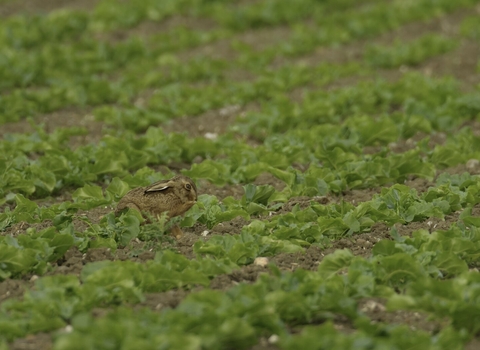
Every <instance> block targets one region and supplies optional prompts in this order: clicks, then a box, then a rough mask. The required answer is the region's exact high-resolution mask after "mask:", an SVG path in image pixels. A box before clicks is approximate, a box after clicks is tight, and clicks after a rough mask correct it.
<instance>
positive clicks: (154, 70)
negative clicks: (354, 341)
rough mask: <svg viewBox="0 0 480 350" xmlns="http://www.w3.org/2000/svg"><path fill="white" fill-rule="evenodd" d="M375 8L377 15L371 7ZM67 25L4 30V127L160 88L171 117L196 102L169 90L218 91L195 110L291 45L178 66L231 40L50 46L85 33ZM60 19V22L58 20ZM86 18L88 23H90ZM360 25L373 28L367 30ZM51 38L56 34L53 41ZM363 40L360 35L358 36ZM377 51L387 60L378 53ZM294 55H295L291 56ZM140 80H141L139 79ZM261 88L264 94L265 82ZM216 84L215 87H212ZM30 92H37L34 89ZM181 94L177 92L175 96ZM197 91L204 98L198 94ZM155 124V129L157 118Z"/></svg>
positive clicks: (210, 36)
mask: <svg viewBox="0 0 480 350" xmlns="http://www.w3.org/2000/svg"><path fill="white" fill-rule="evenodd" d="M460 5H462V4H460ZM465 5H467V4H463V6H465ZM376 6H380V7H381V9H380V10H378V11H379V13H383V12H382V11H389V12H390V11H392V10H391V9H389V8H384V7H382V6H383V5H382V4H379V5H376ZM418 7H419V8H420V9H422V11H423V10H424V8H423V5H421V4H420V5H418ZM373 8H376V7H375V6H374V7H373ZM453 9H454V8H450V7H448V8H446V10H448V11H450V10H453ZM410 10H411V11H413V13H417V12H415V11H418V9H417V10H415V11H414V10H413V9H409V11H410ZM437 10H438V9H437ZM397 12H398V11H397ZM397 12H395V11H393V12H392V15H395V16H397V15H398V16H400V15H399V14H397ZM353 14H355V13H351V14H349V15H347V14H344V13H343V12H342V13H341V14H339V16H341V17H342V16H343V17H345V19H343V17H342V21H345V22H346V23H347V22H348V23H350V18H349V16H350V17H351V16H352V15H353ZM434 15H436V12H435V11H433V9H432V10H429V11H427V12H426V13H425V12H423V16H430V17H431V16H434ZM85 16H86V15H85ZM382 16H383V15H382ZM405 16H406V17H405V19H401V21H403V20H405V21H410V20H416V19H418V18H417V17H416V16H414V15H413V14H406V15H405ZM64 17H68V15H66V14H65V13H64V12H61V13H60V14H59V15H58V16H53V15H52V19H51V20H46V19H45V20H43V21H45V23H43V22H42V20H37V21H31V22H30V24H29V26H35V25H38V26H40V27H39V28H38V29H36V30H35V29H34V28H33V29H32V28H29V27H28V26H26V27H21V26H20V25H19V24H16V25H15V26H13V27H8V26H7V27H6V28H5V29H4V31H3V32H4V40H3V42H4V43H5V50H3V51H2V52H3V53H2V55H1V56H0V77H2V79H1V80H2V83H1V85H0V89H3V90H5V89H9V90H10V92H9V93H8V94H3V95H2V96H1V102H2V103H1V105H2V110H1V113H0V115H1V116H2V117H1V119H2V121H3V123H5V122H7V121H15V120H19V119H20V118H24V117H25V116H28V115H35V114H37V113H47V112H51V111H54V110H57V109H60V108H64V107H67V106H72V105H73V106H85V105H104V104H110V103H114V102H116V103H118V102H120V103H121V104H122V103H123V104H130V103H131V100H132V99H133V98H134V97H135V96H138V95H140V94H141V92H142V91H144V90H145V89H149V88H159V87H161V88H162V90H164V91H162V92H161V96H159V98H158V100H159V101H160V102H161V105H162V106H163V105H165V100H166V99H169V98H171V97H172V94H173V98H179V97H180V98H181V103H177V102H171V103H168V105H169V108H171V109H172V108H175V106H178V105H184V104H187V105H188V104H191V103H192V102H193V101H192V98H187V96H189V95H190V94H191V93H192V88H190V87H189V86H188V84H185V85H181V88H180V87H179V86H178V84H173V86H172V83H173V82H182V83H184V82H190V83H193V82H196V81H199V80H208V81H209V82H210V83H213V84H214V90H215V91H207V92H205V93H204V94H202V96H196V97H195V98H194V99H195V104H196V105H198V104H199V102H198V101H199V100H202V99H200V97H202V98H203V99H205V98H204V97H205V96H204V95H205V94H209V95H211V96H216V95H217V94H216V93H218V92H219V91H220V92H221V91H225V84H226V83H224V82H223V77H224V74H225V72H226V71H227V70H229V69H232V68H233V67H239V66H240V67H244V68H245V69H247V70H252V71H253V72H254V73H256V74H258V73H260V74H262V75H267V76H268V75H269V68H268V66H269V64H270V63H271V62H272V61H273V60H274V59H275V58H278V55H279V54H280V53H281V52H282V47H283V46H285V45H287V46H288V45H290V44H289V41H287V42H285V41H283V42H281V43H280V44H278V45H273V46H272V47H270V48H268V49H265V50H262V51H258V50H254V49H252V48H250V47H249V46H248V45H245V44H242V43H238V44H233V47H234V48H235V49H236V50H237V51H238V52H239V57H238V59H236V60H235V61H234V62H231V61H228V60H215V59H209V58H202V59H200V60H198V59H195V60H191V61H189V62H183V60H179V58H178V57H177V56H176V55H175V52H176V51H178V50H183V49H186V48H191V47H194V46H197V45H201V44H206V43H209V42H213V41H216V40H219V39H225V38H226V37H227V36H228V34H227V33H225V31H224V30H212V31H208V32H198V31H196V30H190V29H181V30H180V31H179V30H177V29H174V30H173V29H172V30H171V31H168V32H166V33H162V34H159V35H157V36H154V37H152V38H149V39H147V40H146V41H143V40H140V39H138V38H136V37H133V38H130V39H128V40H126V41H124V42H118V43H115V44H111V43H107V42H103V41H99V40H97V39H96V38H95V37H92V36H91V35H85V36H82V37H81V38H79V39H77V40H75V42H74V43H63V42H61V41H60V42H57V41H56V40H51V38H50V37H51V36H53V37H55V35H54V34H55V33H58V35H60V33H67V34H68V33H69V30H67V29H68V28H70V27H68V26H72V27H73V29H72V31H73V33H76V31H75V30H74V29H75V28H77V29H78V27H82V26H81V25H79V24H78V23H77V22H78V21H80V20H78V19H77V20H72V23H70V21H67V20H66V19H64ZM62 18H63V20H61V19H62ZM85 18H88V16H87V17H85ZM367 18H368V20H369V21H371V19H370V17H368V16H367V17H366V19H367ZM379 18H380V17H379ZM366 19H365V20H366ZM52 21H53V22H52ZM55 21H58V22H59V23H60V24H58V25H56V24H54V23H56V22H55ZM64 21H65V23H64ZM342 21H341V22H342ZM37 22H38V23H41V24H38V23H37ZM50 22H52V23H50ZM80 22H81V21H80ZM377 22H378V23H377V24H378V25H380V23H383V24H384V23H386V22H385V21H384V20H383V17H382V19H381V20H380V19H379V20H378V21H377ZM36 23H37V24H36ZM392 23H393V22H392ZM67 24H68V25H67ZM364 25H370V24H368V22H366V24H364ZM55 26H58V28H56V29H51V28H55ZM65 26H67V29H66V28H64V27H65ZM338 26H339V24H338V23H337V22H336V21H333V22H332V23H331V27H332V30H331V31H332V32H337V31H338ZM344 27H345V26H344ZM17 28H22V29H17ZM47 28H50V29H47ZM322 28H324V27H322ZM357 29H358V28H357ZM389 29H391V28H388V27H386V28H383V29H379V31H378V33H377V32H375V33H374V34H375V35H378V34H379V33H380V32H382V31H385V30H389ZM18 30H22V31H24V34H25V35H23V36H22V35H21V33H17V31H18ZM50 31H51V32H53V33H50ZM32 32H34V33H36V32H38V33H40V34H42V35H43V36H42V35H40V39H38V42H39V43H42V46H41V47H36V46H34V47H33V49H32V48H31V47H30V46H29V45H24V46H25V48H23V46H22V44H19V43H18V42H15V43H9V42H8V39H9V38H15V40H17V41H18V40H20V38H22V37H27V34H28V38H31V37H32V35H31V33H32ZM312 32H315V31H312V30H310V29H308V31H305V33H304V34H305V35H311V33H312ZM360 32H361V33H363V31H361V30H360ZM67 34H61V35H67ZM77 34H78V33H77ZM362 35H363V34H362ZM326 38H329V39H328V40H330V41H326V42H320V43H319V42H316V41H313V42H312V40H311V39H308V38H302V37H301V35H300V34H296V35H294V37H293V38H292V42H293V43H296V44H298V43H308V44H304V45H306V46H307V47H304V48H303V49H302V50H301V52H298V53H297V55H298V54H305V53H307V52H310V51H312V50H313V49H314V48H316V47H318V45H332V44H334V43H335V40H333V37H332V36H330V35H327V36H326ZM361 38H362V36H361V35H360V36H358V37H357V36H355V35H354V36H353V37H352V40H357V39H361ZM12 40H13V39H12ZM32 40H33V39H32ZM332 40H333V41H332ZM454 44H455V43H454V42H453V41H452V40H451V39H447V38H443V37H441V36H432V35H427V36H425V37H422V38H420V39H418V40H417V41H414V42H413V43H411V44H406V46H404V45H399V44H397V45H396V46H397V47H396V49H395V51H392V52H391V51H389V50H388V49H387V48H381V47H376V46H374V47H371V48H368V50H367V51H366V53H365V59H366V61H367V62H368V63H369V64H372V65H374V66H392V65H393V66H398V65H400V64H418V63H419V62H421V61H422V60H424V59H426V58H428V57H430V56H432V55H435V54H439V53H442V52H445V51H448V50H451V49H453V48H454V47H455V45H454ZM172 50H173V52H172ZM382 50H383V52H387V53H382ZM290 51H291V50H290ZM291 54H293V53H291V52H290V55H291ZM25 58H27V59H25ZM289 68H291V67H289ZM307 69H308V68H305V67H303V68H302V67H300V70H303V71H305V70H307ZM364 69H366V68H364ZM273 73H274V74H271V73H270V75H276V74H278V72H273ZM280 73H281V72H280ZM319 73H320V72H319ZM296 74H299V73H296ZM303 74H304V73H303ZM119 76H121V78H120V79H118V78H115V77H119ZM139 77H144V78H142V79H139ZM292 78H293V76H292ZM293 79H295V78H293ZM303 79H305V78H303ZM259 81H261V82H262V83H263V84H264V85H266V86H269V84H267V81H265V80H264V79H261V80H259ZM310 81H312V79H310ZM218 83H219V85H215V84H218ZM272 83H273V86H274V85H275V83H276V82H275V81H273V82H272ZM30 86H35V87H36V88H35V89H32V88H30ZM12 89H13V90H12ZM178 89H181V90H180V91H178ZM237 89H238V90H237ZM177 91H178V92H177ZM193 91H194V93H195V92H196V93H197V94H198V93H199V92H198V91H196V89H193ZM200 91H202V92H203V90H200ZM227 91H228V90H227ZM249 92H250V93H255V92H256V87H255V84H254V85H253V86H252V85H251V84H249V83H248V82H246V83H245V84H239V85H238V87H237V88H234V89H233V91H232V90H230V91H229V95H232V94H233V95H237V96H235V98H234V99H233V100H234V102H236V103H246V102H248V101H249V100H251V97H250V98H248V95H249ZM245 93H246V94H247V96H241V95H245ZM238 95H240V96H238ZM221 96H222V97H223V99H220V98H219V99H218V100H217V101H218V102H217V103H219V104H220V105H217V104H214V105H209V106H202V107H203V108H200V110H199V108H198V106H196V107H194V108H193V109H192V108H187V109H186V110H178V109H174V110H173V111H172V112H173V115H174V116H179V115H183V114H181V113H187V114H199V113H201V112H202V111H205V110H206V108H208V107H211V108H216V107H221V106H223V105H224V104H225V103H228V102H231V100H230V101H229V99H228V98H225V93H223V94H222V95H221ZM250 96H251V95H250ZM207 100H208V99H207ZM222 101H223V105H222ZM169 114H171V113H167V115H166V117H170V115H169ZM154 121H156V122H158V121H159V120H158V117H157V118H156V119H154Z"/></svg>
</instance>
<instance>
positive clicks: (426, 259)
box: [0, 214, 480, 349]
mask: <svg viewBox="0 0 480 350" xmlns="http://www.w3.org/2000/svg"><path fill="white" fill-rule="evenodd" d="M478 224H479V222H478V219H477V218H474V217H470V216H468V214H465V215H462V217H461V220H460V221H459V222H458V223H457V224H454V225H453V226H452V227H451V228H450V229H449V230H447V231H439V232H433V233H429V232H428V231H425V230H420V231H416V232H414V233H413V235H412V237H401V236H398V235H397V234H396V233H395V231H392V235H393V237H394V240H393V241H392V240H382V241H380V242H378V243H377V244H376V245H375V247H374V249H373V256H372V257H371V258H362V257H355V256H353V255H352V253H350V252H349V251H348V250H337V251H336V252H335V253H333V254H330V255H328V256H327V257H325V258H324V260H323V261H322V262H321V263H320V265H319V267H318V271H304V270H297V271H295V272H293V273H289V272H280V271H279V270H278V269H276V268H275V267H274V266H271V268H270V269H271V271H270V274H269V275H262V276H261V277H260V278H259V280H258V281H257V282H256V283H254V284H241V285H238V286H235V287H233V288H231V289H230V290H228V291H227V292H220V291H213V290H208V289H205V290H203V291H201V292H194V293H191V294H189V295H188V296H187V298H186V299H185V300H184V301H183V302H182V303H181V304H180V305H179V306H178V307H177V308H176V309H174V310H170V309H164V310H162V311H160V312H152V311H149V310H137V311H133V310H132V309H128V308H126V307H125V306H119V307H117V306H116V305H120V304H125V303H138V302H141V301H142V300H144V293H149V292H161V291H165V290H168V289H171V288H178V287H182V286H184V287H189V286H190V287H191V286H194V285H205V286H207V285H208V284H209V279H210V278H211V277H212V276H214V275H217V274H222V273H228V272H230V271H232V269H234V268H237V265H236V264H235V263H233V262H232V260H231V259H229V258H227V257H221V258H218V259H210V258H201V257H198V258H197V259H195V260H188V259H186V258H185V257H183V256H181V255H179V254H175V253H172V252H168V251H164V252H159V253H157V255H156V257H155V259H154V260H152V261H148V262H146V263H144V264H140V263H134V262H131V261H114V262H110V261H103V262H96V263H90V264H87V265H85V267H84V268H83V270H82V273H81V275H80V277H76V276H72V275H68V276H61V275H57V276H48V277H41V278H39V279H38V280H37V281H36V285H35V289H34V290H31V291H27V292H26V293H25V296H24V298H23V299H19V300H17V299H11V300H7V301H6V302H4V303H2V305H1V307H0V320H1V322H0V329H1V330H2V332H1V334H2V336H3V338H4V339H6V340H12V339H15V338H17V337H22V336H25V335H26V334H31V333H36V332H41V331H52V330H58V329H60V328H64V327H66V326H67V325H71V327H72V328H73V332H72V328H71V329H70V331H69V332H67V333H66V332H60V333H59V335H58V339H57V342H56V346H58V348H62V349H63V348H68V349H70V348H72V349H73V348H79V346H81V347H82V348H85V347H88V346H93V347H95V345H98V344H99V343H98V341H100V339H102V341H101V342H102V344H103V345H102V346H108V345H106V344H111V345H110V346H111V348H112V349H113V348H115V347H116V346H118V345H119V344H126V343H128V344H130V342H132V343H131V344H144V343H145V342H146V343H148V344H151V346H156V345H159V344H165V343H168V344H170V345H171V346H174V345H175V346H176V347H178V348H189V346H194V345H193V344H196V346H195V347H200V346H201V347H209V346H211V347H214V348H223V347H225V346H228V345H229V344H235V346H236V347H237V348H247V347H248V346H251V345H253V344H255V343H256V342H257V341H258V337H260V336H265V337H270V336H271V335H273V334H274V335H277V336H279V337H280V340H279V341H280V343H279V345H280V346H283V345H282V344H283V343H284V342H285V344H297V342H301V341H302V339H303V337H307V336H309V337H315V334H314V333H313V331H312V330H310V331H308V329H309V328H307V329H306V330H304V332H301V333H300V334H297V335H291V334H290V332H289V327H300V329H301V328H302V327H301V326H302V325H304V324H311V323H312V322H314V323H316V322H324V321H325V320H335V318H336V317H338V316H339V315H342V316H344V317H346V318H347V319H348V320H349V321H350V322H351V323H352V325H355V327H356V328H357V331H356V332H355V333H353V334H351V335H350V337H351V338H347V339H349V342H350V341H355V340H358V339H365V337H366V338H367V339H368V342H367V344H370V345H369V346H371V344H372V343H373V344H376V343H377V342H379V344H385V343H386V344H391V345H392V344H396V345H397V346H398V348H401V349H403V348H407V347H408V346H411V345H412V344H411V343H410V342H408V341H407V342H406V343H405V344H403V342H400V343H399V338H398V336H399V334H401V335H403V336H404V338H405V335H411V336H413V337H415V338H414V339H416V337H418V339H420V340H421V342H422V344H424V345H425V346H427V348H430V347H431V348H437V347H434V346H438V348H443V347H442V346H446V345H447V344H448V345H449V346H450V345H452V344H457V346H459V344H463V343H465V342H466V341H467V340H468V339H469V338H470V337H471V336H472V335H474V334H475V332H477V331H478V322H476V321H475V320H476V317H478V310H477V308H478V307H477V306H476V304H477V302H476V300H477V299H478V295H477V294H478V284H479V281H478V273H476V272H473V271H469V267H472V266H476V264H477V263H478V258H479V255H478V251H479V249H478V244H479V242H480V231H479V229H478ZM446 248H448V249H446ZM399 290H401V291H402V293H398V291H399ZM370 297H376V298H379V297H380V298H384V299H385V300H386V302H387V307H388V308H389V310H414V311H423V312H426V313H429V314H431V315H434V316H436V317H437V318H441V319H443V320H445V322H446V324H447V327H445V328H444V329H443V330H442V331H441V332H440V333H439V334H438V335H437V337H433V338H432V337H431V336H430V335H429V334H428V333H425V332H422V331H412V330H411V329H409V328H408V327H404V326H393V328H392V326H385V325H383V324H381V323H380V324H377V325H376V326H374V325H372V324H371V323H370V321H369V319H368V317H367V316H366V315H365V314H364V313H363V312H361V311H360V310H359V309H358V307H357V304H358V302H359V301H360V300H363V299H364V298H370ZM98 307H104V308H105V307H106V308H107V310H108V312H107V315H106V316H103V317H99V318H92V316H90V313H89V312H90V310H92V309H93V308H98ZM47 321H48V322H47ZM114 324H115V326H113V325H114ZM132 324H136V325H137V327H130V325H132ZM138 324H142V325H143V326H142V327H138ZM322 327H326V328H327V329H329V328H328V327H329V326H328V323H327V325H324V326H322ZM377 327H378V328H377ZM154 330H155V332H154ZM239 330H241V331H239ZM99 332H101V333H99ZM384 332H387V334H388V336H385V333H384ZM186 333H188V334H189V336H188V337H184V336H179V335H181V334H186ZM98 334H103V336H102V337H98ZM320 334H323V333H322V332H321V333H320ZM396 334H397V335H396ZM317 336H319V335H318V334H317ZM330 336H331V337H332V341H334V342H339V341H340V339H339V338H340V337H341V336H344V335H343V334H341V333H336V332H333V333H331V334H330ZM444 337H446V338H447V339H449V340H448V341H447V340H445V339H443V338H444ZM315 339H317V338H315ZM318 339H319V338H318ZM439 339H442V340H441V341H440V340H439ZM438 341H440V344H439V343H437V342H438ZM171 342H172V343H171ZM432 342H433V343H432ZM146 343H145V344H146ZM79 344H80V345H79ZM347 344H348V342H347ZM402 344H403V345H402ZM98 346H99V345H98ZM285 346H286V345H285ZM290 346H293V345H290ZM365 346H367V345H365ZM378 346H379V345H378Z"/></svg>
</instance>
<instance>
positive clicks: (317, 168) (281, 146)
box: [0, 75, 480, 202]
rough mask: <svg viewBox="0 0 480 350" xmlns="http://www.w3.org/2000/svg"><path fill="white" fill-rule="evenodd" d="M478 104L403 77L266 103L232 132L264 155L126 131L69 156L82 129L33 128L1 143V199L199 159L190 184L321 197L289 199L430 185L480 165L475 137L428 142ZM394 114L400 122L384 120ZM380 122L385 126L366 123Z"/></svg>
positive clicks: (444, 86) (449, 88)
mask: <svg viewBox="0 0 480 350" xmlns="http://www.w3.org/2000/svg"><path fill="white" fill-rule="evenodd" d="M411 91H417V92H418V93H419V95H418V97H416V98H415V99H413V98H410V97H408V95H407V92H411ZM477 99H478V97H477V96H476V94H474V93H473V94H471V95H465V94H462V93H461V92H460V90H459V89H458V87H456V86H455V85H454V84H453V81H448V80H447V81H443V80H442V81H436V80H432V79H430V78H425V77H421V76H419V75H407V76H406V77H405V78H403V79H402V80H400V81H399V82H395V83H385V82H375V83H360V84H358V85H357V86H355V87H350V88H345V89H341V90H337V91H335V92H322V91H318V92H312V93H309V94H307V95H306V96H305V97H304V102H303V103H294V102H291V101H290V100H288V99H285V98H279V99H277V101H278V102H276V103H269V104H267V103H265V104H264V105H263V106H262V107H261V109H260V111H258V112H252V113H247V114H246V116H245V117H243V118H241V119H239V123H236V124H235V126H234V127H232V132H238V133H240V134H244V135H246V136H248V137H253V138H255V139H258V140H262V142H264V144H263V145H262V146H259V147H253V146H250V145H248V144H245V142H244V140H237V141H235V140H234V139H233V138H232V137H231V134H230V133H227V134H226V135H223V136H220V137H218V138H217V139H215V140H210V139H207V138H203V137H196V138H189V137H187V136H186V135H185V134H176V133H172V134H168V135H167V134H165V133H164V132H163V131H162V130H161V129H160V128H153V127H150V128H149V129H148V130H147V132H146V133H145V134H144V135H141V136H136V135H135V134H134V133H131V132H127V131H124V132H120V133H118V136H114V135H108V136H104V137H103V138H102V139H101V140H100V143H99V144H98V146H93V145H86V146H79V147H77V148H76V149H70V148H69V147H67V144H68V142H69V139H70V138H71V137H72V136H75V135H80V134H82V133H84V131H83V130H82V129H79V128H71V129H57V130H56V131H54V132H53V133H50V134H47V133H46V132H45V131H44V130H43V129H41V128H37V131H36V132H35V133H33V134H31V135H21V134H20V135H9V136H6V138H5V139H4V140H3V141H1V142H0V149H1V151H2V158H1V159H0V168H1V169H2V170H3V171H2V175H1V179H2V181H1V185H0V192H1V193H3V194H4V196H5V198H4V200H3V202H5V200H8V199H11V198H13V197H12V196H13V195H14V194H15V193H23V194H26V195H32V194H34V195H35V196H36V197H37V198H41V197H45V196H48V195H50V194H51V193H56V192H58V191H60V190H62V189H64V188H69V187H70V188H71V187H72V186H73V187H78V186H84V185H85V184H87V183H91V182H101V183H102V182H105V181H106V182H107V183H108V181H109V180H111V179H112V177H114V176H120V177H122V178H124V177H127V176H128V175H129V174H130V172H132V171H135V170H137V169H140V168H142V167H144V166H146V165H155V164H168V163H170V162H172V161H187V162H190V161H192V160H193V159H194V158H195V157H199V156H200V157H202V158H203V159H205V160H204V161H203V162H201V163H199V164H194V165H193V166H192V168H191V169H190V170H189V171H188V172H187V173H186V174H188V175H190V176H192V177H194V178H203V179H208V180H209V181H211V182H213V183H215V184H219V185H221V184H225V183H226V182H230V183H238V182H246V181H252V180H254V179H255V178H256V177H257V176H258V175H259V174H261V173H262V172H271V173H272V174H273V175H275V176H277V177H278V178H280V179H281V180H283V181H285V182H286V183H289V182H291V181H292V179H294V178H297V179H300V178H304V180H296V181H306V182H309V184H308V186H310V187H313V188H315V187H316V188H317V190H314V189H313V190H312V189H308V190H305V191H306V192H302V189H300V190H299V189H295V188H294V186H293V183H289V185H290V188H289V189H290V190H292V189H293V190H292V192H291V193H290V194H289V195H293V194H295V195H301V194H308V193H310V194H312V195H315V194H320V195H323V194H325V193H327V192H328V191H333V192H340V191H343V190H345V189H347V188H357V187H374V186H379V185H383V184H386V183H391V182H401V181H403V180H404V179H405V178H407V177H408V176H409V175H416V176H421V177H427V178H432V177H433V176H434V175H435V169H436V168H437V167H440V168H441V167H452V166H455V165H457V164H461V163H466V162H467V161H468V160H469V159H474V158H477V157H478V152H479V149H478V145H479V141H478V137H476V136H475V135H474V134H473V133H472V132H471V131H469V128H463V129H462V130H461V131H459V132H457V133H456V134H454V135H448V136H447V137H446V142H445V143H444V144H441V145H437V146H436V147H435V148H433V149H431V148H430V147H429V145H428V142H429V138H428V135H434V133H436V132H438V131H447V130H449V129H450V130H451V129H452V128H456V127H459V126H460V125H461V124H462V123H465V122H466V121H469V120H472V119H474V118H475V117H476V116H477V115H478V113H479V111H480V109H479V108H478V106H477V103H476V101H477ZM392 109H396V110H397V112H394V113H393V114H389V115H387V114H385V113H387V112H389V111H390V110H392ZM280 111H281V112H280ZM101 113H103V115H104V118H105V119H108V118H115V115H116V113H118V111H117V112H115V110H114V109H105V108H104V109H102V111H101V112H100V114H101ZM375 114H379V116H378V117H370V116H367V115H375ZM132 116H137V117H138V110H137V111H135V110H133V109H132ZM125 118H127V117H125ZM134 120H137V119H135V118H132V119H131V120H130V121H125V122H124V123H130V122H131V123H133V122H134ZM418 132H423V133H425V135H426V136H427V137H426V138H424V139H423V140H421V141H420V142H418V144H417V145H416V146H415V145H414V146H412V149H411V150H409V151H406V152H404V153H398V154H395V153H392V152H391V151H389V149H388V147H387V146H388V145H389V144H390V143H392V142H401V141H402V140H404V139H406V138H409V137H412V136H414V135H416V134H417V133H418ZM272 133H273V134H272ZM279 133H283V134H279ZM271 134H272V135H271ZM266 135H271V136H268V137H267V136H266ZM125 141H127V142H125ZM360 144H362V145H364V146H363V147H361V146H360ZM367 146H375V147H377V151H376V152H375V153H373V154H371V155H366V154H364V153H365V152H364V147H367ZM294 163H295V164H310V163H312V165H311V166H310V170H308V171H307V172H306V173H305V174H301V173H300V172H298V171H297V170H295V169H294V168H291V167H290V165H291V164H294ZM315 177H317V178H320V179H322V181H321V183H311V181H316V180H314V178H315Z"/></svg>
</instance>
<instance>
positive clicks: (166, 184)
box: [144, 180, 175, 194]
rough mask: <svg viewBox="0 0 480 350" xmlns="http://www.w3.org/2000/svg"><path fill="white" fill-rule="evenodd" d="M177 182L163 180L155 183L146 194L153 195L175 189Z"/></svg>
mask: <svg viewBox="0 0 480 350" xmlns="http://www.w3.org/2000/svg"><path fill="white" fill-rule="evenodd" d="M174 183H175V182H173V181H171V180H162V181H158V182H155V183H154V184H152V185H150V186H148V187H147V188H146V189H145V192H144V193H145V194H146V193H152V192H160V191H165V190H166V189H167V188H170V187H173V185H174Z"/></svg>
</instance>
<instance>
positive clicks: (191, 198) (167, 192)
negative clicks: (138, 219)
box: [115, 175, 197, 238]
mask: <svg viewBox="0 0 480 350" xmlns="http://www.w3.org/2000/svg"><path fill="white" fill-rule="evenodd" d="M196 202H197V186H195V183H194V182H193V181H192V179H190V178H189V177H187V176H183V175H177V176H174V177H172V178H171V179H170V180H160V181H157V182H155V183H153V184H151V185H150V186H146V187H138V188H135V189H133V190H131V191H129V192H127V194H126V195H125V196H123V198H122V199H121V200H120V202H118V205H117V209H116V210H115V214H116V215H118V214H120V213H121V212H122V211H124V210H126V209H127V208H131V209H135V210H138V211H139V212H141V213H145V212H148V213H150V214H153V215H160V214H162V213H165V212H166V213H167V216H168V218H169V219H170V218H173V217H175V216H179V215H183V214H185V212H186V211H187V210H188V209H190V208H191V207H192V206H193V205H194V204H195V203H196ZM172 232H173V233H174V235H175V236H177V238H178V236H181V235H182V234H183V233H182V231H181V229H180V228H179V227H178V226H174V227H172Z"/></svg>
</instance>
